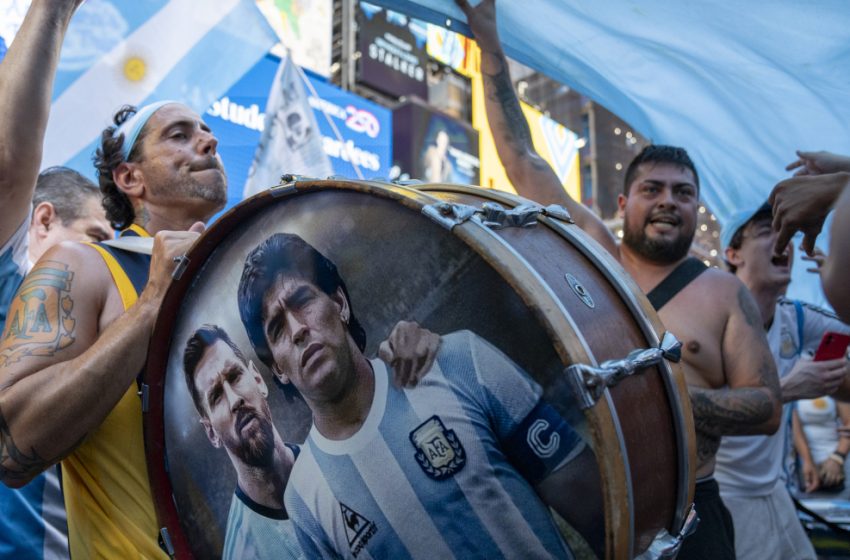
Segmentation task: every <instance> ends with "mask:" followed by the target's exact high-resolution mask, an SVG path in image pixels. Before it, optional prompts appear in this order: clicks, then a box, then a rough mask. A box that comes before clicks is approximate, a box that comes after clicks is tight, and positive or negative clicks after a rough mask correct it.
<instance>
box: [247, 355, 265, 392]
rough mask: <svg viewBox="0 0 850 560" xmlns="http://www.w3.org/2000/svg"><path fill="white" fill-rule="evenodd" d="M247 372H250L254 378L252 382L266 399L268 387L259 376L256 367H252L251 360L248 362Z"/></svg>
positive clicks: (252, 362)
mask: <svg viewBox="0 0 850 560" xmlns="http://www.w3.org/2000/svg"><path fill="white" fill-rule="evenodd" d="M248 370H249V371H250V372H251V375H253V376H254V382H255V383H256V384H257V385H259V386H260V392H261V393H262V394H263V396H264V397H266V398H268V396H269V386H268V385H266V380H265V379H263V376H262V375H260V372H259V370H257V366H255V365H254V361H253V360H248Z"/></svg>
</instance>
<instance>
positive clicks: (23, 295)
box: [0, 261, 76, 366]
mask: <svg viewBox="0 0 850 560" xmlns="http://www.w3.org/2000/svg"><path fill="white" fill-rule="evenodd" d="M73 278H74V273H73V272H70V271H69V270H68V267H67V266H66V265H64V264H62V263H58V262H53V261H48V262H46V263H44V265H43V266H39V267H38V268H37V269H35V270H33V271H32V272H31V273H30V274H29V275H28V276H27V277H26V279H24V283H23V285H21V288H20V290H18V295H17V297H16V298H15V300H14V301H13V302H12V306H11V308H10V309H9V314H8V316H7V317H6V330H5V332H4V333H3V351H2V352H0V364H2V365H4V366H7V365H9V364H13V363H15V362H17V361H19V360H21V359H22V358H25V357H28V356H52V355H54V354H55V353H56V352H57V351H59V350H62V349H63V348H66V347H68V346H69V345H70V344H71V343H72V342H74V327H75V325H76V321H75V320H74V319H73V318H72V317H71V311H72V310H73V308H74V300H73V299H71V295H70V292H71V281H72V280H73Z"/></svg>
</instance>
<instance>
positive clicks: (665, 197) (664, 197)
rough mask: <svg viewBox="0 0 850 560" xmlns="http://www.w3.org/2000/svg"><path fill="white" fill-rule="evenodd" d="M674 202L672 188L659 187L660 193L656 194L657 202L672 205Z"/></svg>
mask: <svg viewBox="0 0 850 560" xmlns="http://www.w3.org/2000/svg"><path fill="white" fill-rule="evenodd" d="M674 203H675V197H674V196H673V189H670V188H667V187H664V188H662V189H661V194H660V195H659V196H658V204H661V205H664V206H672V205H673V204H674Z"/></svg>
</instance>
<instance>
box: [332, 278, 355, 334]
mask: <svg viewBox="0 0 850 560" xmlns="http://www.w3.org/2000/svg"><path fill="white" fill-rule="evenodd" d="M331 300H332V301H333V302H334V303H335V304H336V306H337V308H338V309H339V318H340V320H341V321H342V322H343V323H345V324H346V325H347V324H348V321H349V320H351V308H350V307H349V306H348V298H346V297H345V292H343V291H342V286H339V287H337V289H336V291H335V292H334V293H333V294H331Z"/></svg>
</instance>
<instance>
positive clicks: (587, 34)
mask: <svg viewBox="0 0 850 560" xmlns="http://www.w3.org/2000/svg"><path fill="white" fill-rule="evenodd" d="M371 1H372V2H374V3H377V4H381V5H383V6H385V7H388V8H391V9H393V10H398V11H401V12H404V13H406V14H409V15H411V16H413V17H416V18H419V19H422V20H425V21H428V22H431V23H435V24H439V25H443V26H445V25H446V24H447V23H446V22H447V21H448V22H450V23H451V29H452V30H454V31H458V32H466V31H467V30H466V25H465V23H464V21H465V18H464V16H463V13H462V12H461V10H460V9H459V8H458V7H457V5H456V4H455V1H454V0H371ZM470 1H471V3H472V4H477V3H478V2H477V0H470ZM497 11H498V13H497V17H498V27H499V34H500V36H501V39H502V43H503V45H504V48H505V52H506V53H507V54H508V56H511V57H513V58H514V59H516V60H518V61H519V62H522V63H523V64H527V65H528V66H531V67H532V68H534V69H536V70H539V71H541V72H543V73H544V74H547V75H548V76H551V77H552V78H554V79H556V80H558V81H559V82H562V83H564V84H567V85H569V86H570V87H572V88H574V89H576V90H577V91H579V92H581V93H583V94H585V95H587V96H588V97H590V98H591V99H593V100H594V101H596V102H598V103H600V104H602V105H604V106H605V107H606V108H607V109H609V110H611V111H613V112H614V113H615V114H617V115H618V116H619V117H621V118H622V119H624V120H625V121H626V122H628V123H629V124H630V125H632V126H633V127H634V128H635V130H637V131H638V132H640V133H641V134H642V135H644V136H645V137H647V138H649V139H651V140H652V141H654V142H656V143H659V144H674V145H677V146H684V147H685V148H687V150H688V152H689V153H690V155H691V157H692V158H693V159H694V162H695V163H696V166H697V170H698V171H699V174H700V189H701V193H700V195H701V197H702V199H703V200H704V201H705V202H706V203H707V204H708V205H709V207H710V208H711V209H712V210H713V211H714V213H715V214H716V215H717V217H718V219H719V220H720V221H721V223H722V222H723V221H725V220H726V219H727V218H728V217H729V216H730V215H731V214H732V213H733V212H734V211H736V210H737V209H740V208H747V207H755V206H758V205H759V204H761V203H762V202H764V200H765V199H766V198H767V195H768V193H769V192H770V190H771V188H772V187H773V186H774V185H775V184H776V182H777V181H779V180H780V179H783V178H785V177H787V176H788V173H787V172H786V171H785V165H786V164H788V163H790V162H791V161H793V160H794V159H796V156H795V154H794V150H795V149H803V150H830V151H834V152H838V153H845V154H846V153H848V146H850V103H848V102H847V92H848V91H850V72H848V71H847V69H848V68H850V48H848V45H850V9H848V5H847V2H846V0H821V1H819V2H799V1H797V0H774V1H772V2H728V1H724V0H695V1H690V2H670V1H669V0H641V1H640V2H635V1H634V0H610V1H607V2H566V1H564V0H525V1H523V2H511V1H508V0H499V1H498V2H497ZM624 163H625V162H624ZM806 268H807V265H806V263H805V262H802V263H801V262H798V263H796V265H795V270H796V272H797V273H799V274H795V280H794V284H792V291H793V290H794V289H795V286H796V285H798V280H799V281H800V282H801V283H803V284H805V283H806V280H804V279H803V278H802V275H805V272H804V271H805V269H806ZM808 276H809V277H810V278H809V279H808V283H809V284H813V285H814V288H815V289H814V290H812V291H810V292H808V293H804V292H796V294H795V297H800V298H802V299H806V300H808V301H815V302H817V301H819V299H822V298H820V295H819V292H820V287H819V285H818V281H817V278H816V275H815V276H813V275H808ZM789 293H790V292H789Z"/></svg>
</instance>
